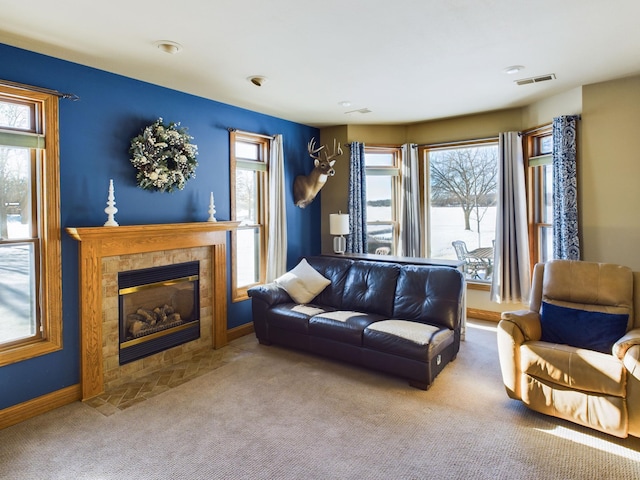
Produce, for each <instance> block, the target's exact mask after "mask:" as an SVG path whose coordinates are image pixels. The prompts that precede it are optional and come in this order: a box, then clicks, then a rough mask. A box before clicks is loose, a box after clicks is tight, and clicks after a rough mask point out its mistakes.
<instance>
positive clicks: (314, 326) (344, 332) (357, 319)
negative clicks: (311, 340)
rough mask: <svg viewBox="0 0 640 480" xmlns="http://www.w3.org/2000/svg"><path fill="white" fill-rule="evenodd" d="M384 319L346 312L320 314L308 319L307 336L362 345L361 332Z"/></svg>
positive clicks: (366, 314) (373, 315) (377, 316)
mask: <svg viewBox="0 0 640 480" xmlns="http://www.w3.org/2000/svg"><path fill="white" fill-rule="evenodd" d="M383 318H385V317H382V316H381V315H376V314H375V313H362V312H354V311H346V310H338V311H335V312H327V313H321V314H319V315H315V316H314V317H312V318H310V319H309V334H310V335H315V336H318V337H324V338H329V339H331V340H336V341H338V342H345V343H350V344H352V345H357V346H361V345H362V332H363V331H364V329H365V328H366V327H367V326H369V325H371V324H372V323H374V322H377V321H379V320H381V319H383Z"/></svg>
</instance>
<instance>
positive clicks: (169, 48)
mask: <svg viewBox="0 0 640 480" xmlns="http://www.w3.org/2000/svg"><path fill="white" fill-rule="evenodd" d="M154 45H155V46H156V48H158V49H159V50H162V51H163V52H164V53H168V54H170V55H173V54H175V53H178V52H179V51H180V50H182V45H180V44H179V43H176V42H172V41H171V40H159V41H157V42H155V43H154Z"/></svg>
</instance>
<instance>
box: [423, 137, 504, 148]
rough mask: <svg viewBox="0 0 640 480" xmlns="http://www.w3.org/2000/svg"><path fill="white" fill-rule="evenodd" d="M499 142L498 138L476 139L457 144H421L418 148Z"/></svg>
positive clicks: (460, 141)
mask: <svg viewBox="0 0 640 480" xmlns="http://www.w3.org/2000/svg"><path fill="white" fill-rule="evenodd" d="M497 140H498V137H487V138H475V139H473V140H459V141H456V142H442V143H422V144H419V145H418V147H429V148H440V147H455V146H459V145H469V144H473V143H480V142H489V141H493V142H495V141H497Z"/></svg>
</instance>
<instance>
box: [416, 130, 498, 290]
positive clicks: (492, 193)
mask: <svg viewBox="0 0 640 480" xmlns="http://www.w3.org/2000/svg"><path fill="white" fill-rule="evenodd" d="M424 152H425V160H426V165H427V169H426V170H427V177H428V179H427V181H426V182H425V183H426V185H427V187H426V188H427V195H425V197H426V198H428V209H427V210H428V213H427V232H428V234H427V237H428V238H427V256H428V257H430V258H441V259H450V260H456V259H457V260H464V261H465V271H466V276H467V279H468V280H469V281H472V282H479V283H488V282H489V281H490V280H491V274H492V263H493V243H494V239H495V226H496V201H497V181H498V143H497V142H489V143H487V142H485V143H470V144H466V145H459V144H458V145H451V146H438V147H431V148H426V149H425V150H424ZM454 242H456V244H455V245H454Z"/></svg>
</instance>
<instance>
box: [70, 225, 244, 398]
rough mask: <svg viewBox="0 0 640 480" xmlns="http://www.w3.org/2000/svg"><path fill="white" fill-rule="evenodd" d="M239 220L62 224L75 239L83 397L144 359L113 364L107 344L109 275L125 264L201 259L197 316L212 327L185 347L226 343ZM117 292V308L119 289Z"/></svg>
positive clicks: (96, 392)
mask: <svg viewBox="0 0 640 480" xmlns="http://www.w3.org/2000/svg"><path fill="white" fill-rule="evenodd" d="M237 225H238V223H237V222H199V223H173V224H161V225H134V226H119V227H78V228H72V227H71V228H67V229H66V230H67V233H68V234H69V235H70V236H71V237H73V238H74V239H75V240H77V241H78V242H79V247H78V263H79V279H78V283H79V285H80V292H79V300H80V305H79V312H78V313H79V318H80V342H81V345H80V383H81V385H82V399H83V400H88V399H90V398H93V397H95V396H97V395H100V394H101V393H103V392H104V390H105V385H110V384H117V383H118V381H119V377H120V376H121V375H122V376H126V375H127V374H128V373H130V372H129V370H135V369H136V368H142V367H140V365H138V366H137V367H136V366H135V364H136V363H138V362H142V361H143V360H144V359H143V360H140V361H138V362H133V363H132V364H131V365H133V366H132V367H128V370H127V369H126V368H125V369H124V370H123V367H126V366H123V367H119V366H118V367H116V366H115V363H117V360H114V359H113V358H110V355H111V354H110V352H111V351H112V350H113V347H110V346H109V345H108V341H109V338H108V337H111V338H113V337H114V333H113V332H112V331H110V328H111V327H110V325H111V323H112V321H111V318H110V313H109V312H111V311H112V310H113V301H114V300H113V298H111V297H112V295H110V293H109V292H110V291H111V290H113V288H114V287H113V281H112V279H111V276H112V272H113V269H120V268H123V267H125V268H126V269H127V270H133V269H136V268H139V267H140V266H151V265H154V264H156V262H157V264H168V263H173V261H174V260H175V261H176V263H177V262H179V261H183V259H185V258H193V259H194V260H195V259H198V260H200V261H201V275H202V276H204V275H207V276H208V278H205V279H203V280H202V282H201V283H202V285H201V292H202V290H203V288H207V289H208V290H209V291H208V292H204V298H205V299H206V300H205V304H203V305H201V320H203V319H204V320H205V322H202V321H201V325H203V326H204V325H207V326H208V327H209V328H210V329H211V331H209V332H205V333H202V334H201V338H200V342H198V343H197V344H196V345H194V346H191V347H187V349H188V348H198V347H203V346H204V345H201V344H202V342H203V341H209V344H210V346H212V347H213V348H220V347H222V346H224V345H226V343H227V268H226V265H227V231H230V230H233V229H234V228H235V227H236V226H237ZM203 265H205V268H202V267H203ZM209 266H210V268H207V267H209ZM115 293H116V299H115V302H116V309H117V291H116V292H115ZM103 297H106V298H103ZM202 298H203V295H202V294H201V299H202ZM207 318H208V319H209V321H206V319H207ZM103 339H104V340H103ZM103 342H104V345H105V346H104V348H103ZM115 342H117V339H115ZM186 345H189V344H186ZM175 348H181V347H175ZM115 349H116V350H117V345H116V347H115ZM116 355H117V354H116ZM149 358H151V357H149ZM153 361H157V360H153Z"/></svg>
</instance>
